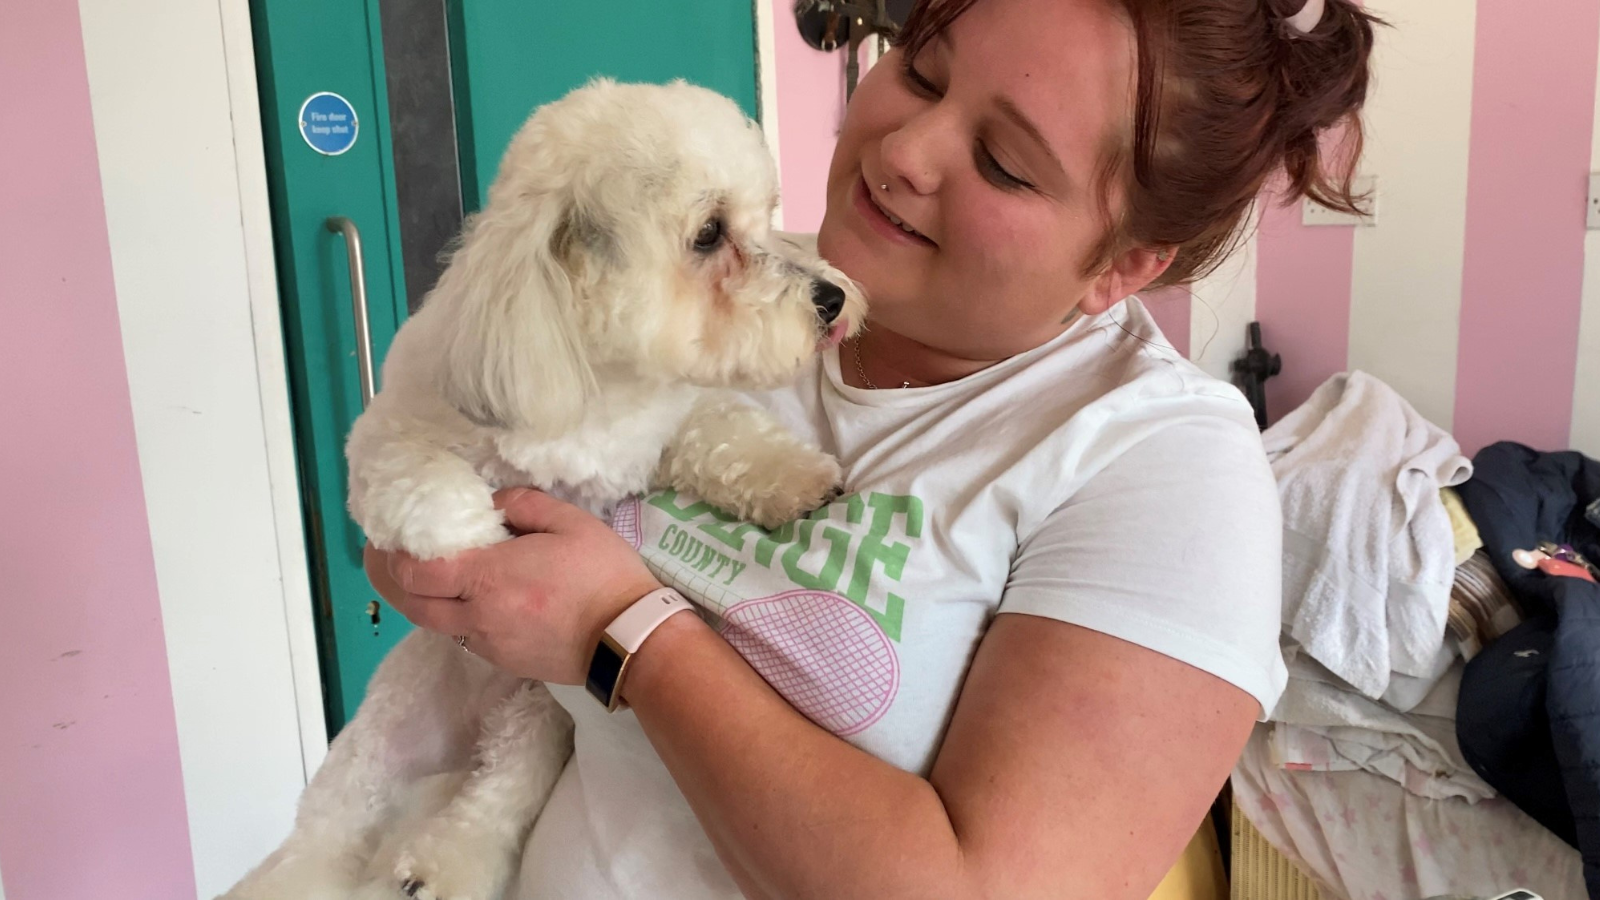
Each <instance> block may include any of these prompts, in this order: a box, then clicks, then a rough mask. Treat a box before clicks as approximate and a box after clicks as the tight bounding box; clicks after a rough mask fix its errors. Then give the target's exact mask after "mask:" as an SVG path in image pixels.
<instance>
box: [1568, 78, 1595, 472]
mask: <svg viewBox="0 0 1600 900" xmlns="http://www.w3.org/2000/svg"><path fill="white" fill-rule="evenodd" d="M1595 83H1596V86H1595V112H1594V121H1595V132H1594V142H1593V144H1592V145H1591V147H1590V149H1589V171H1591V172H1600V66H1596V73H1595ZM1581 316H1582V318H1580V319H1579V322H1578V369H1577V372H1576V373H1575V376H1576V381H1575V383H1574V384H1573V391H1572V447H1573V449H1575V450H1581V451H1582V452H1583V453H1585V454H1587V455H1589V456H1592V457H1596V458H1600V231H1590V232H1588V233H1587V234H1585V235H1584V238H1583V311H1582V313H1581Z"/></svg>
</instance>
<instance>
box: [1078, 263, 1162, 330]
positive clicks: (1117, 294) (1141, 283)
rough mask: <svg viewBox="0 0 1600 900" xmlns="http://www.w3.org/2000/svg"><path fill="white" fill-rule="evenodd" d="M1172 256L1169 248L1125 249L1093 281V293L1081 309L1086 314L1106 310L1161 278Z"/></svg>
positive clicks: (1088, 294) (1086, 297) (1084, 299)
mask: <svg viewBox="0 0 1600 900" xmlns="http://www.w3.org/2000/svg"><path fill="white" fill-rule="evenodd" d="M1172 257H1173V251H1172V250H1171V249H1168V248H1163V249H1160V250H1149V249H1133V250H1124V251H1122V252H1121V253H1119V254H1117V256H1116V257H1115V258H1114V259H1112V260H1111V264H1110V265H1109V266H1106V268H1105V269H1104V270H1103V271H1102V272H1101V273H1100V274H1099V275H1097V276H1095V278H1094V280H1093V281H1091V282H1090V283H1089V292H1088V293H1087V294H1085V295H1084V298H1083V300H1082V301H1081V302H1080V303H1079V304H1078V308H1079V309H1080V310H1082V311H1083V314H1084V315H1086V316H1097V315H1099V314H1100V313H1103V312H1105V311H1106V310H1108V309H1110V308H1111V307H1113V306H1116V305H1117V304H1118V303H1121V302H1122V301H1123V300H1125V299H1127V298H1128V297H1130V296H1132V295H1134V294H1137V293H1138V292H1140V291H1142V290H1144V289H1145V288H1146V287H1149V285H1150V283H1151V282H1153V281H1155V280H1156V279H1157V278H1160V277H1161V274H1162V273H1163V272H1165V271H1167V267H1168V266H1170V265H1172Z"/></svg>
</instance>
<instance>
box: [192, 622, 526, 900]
mask: <svg viewBox="0 0 1600 900" xmlns="http://www.w3.org/2000/svg"><path fill="white" fill-rule="evenodd" d="M517 683H518V682H517V680H516V679H514V678H512V677H511V676H508V675H503V674H501V673H498V672H496V671H495V670H494V669H493V667H491V666H490V665H489V664H488V663H486V662H484V661H483V660H480V659H478V658H476V657H473V656H470V655H469V654H465V653H462V652H461V651H460V649H458V648H457V647H456V646H455V645H454V644H453V643H452V642H451V641H450V639H449V638H445V637H441V636H439V635H436V634H431V633H428V632H424V631H416V632H413V633H412V634H410V635H409V636H407V637H406V638H405V640H403V641H401V642H400V643H399V644H398V645H397V646H396V647H395V648H394V650H392V651H390V653H389V655H388V656H387V657H385V658H384V661H383V663H382V665H380V666H379V667H378V671H377V672H376V673H375V674H374V675H373V677H372V683H371V684H370V685H369V686H368V688H367V696H366V699H365V700H364V701H363V702H362V704H361V707H360V709H359V710H358V711H357V712H356V716H355V718H354V719H352V720H351V722H350V723H349V724H348V725H346V726H345V728H344V730H343V731H341V732H340V733H339V737H338V738H337V739H336V740H335V741H334V742H333V745H332V746H331V747H330V748H329V750H328V756H327V759H326V760H324V762H323V764H322V766H321V767H320V768H319V769H318V770H317V774H316V775H315V776H314V777H313V778H312V779H311V783H310V784H309V785H307V786H306V790H305V792H304V793H303V794H302V795H301V797H300V805H299V809H298V810H297V813H296V816H295V826H294V829H293V831H292V832H291V833H290V835H289V837H288V839H287V840H285V841H284V843H283V845H282V846H281V847H279V848H278V850H277V851H276V852H274V853H273V854H272V855H271V856H269V857H268V858H267V859H266V861H265V862H263V863H262V864H261V865H260V866H257V867H256V869H255V870H254V871H253V872H251V873H250V874H249V875H247V876H246V877H245V878H244V880H243V881H241V882H240V883H239V884H238V885H236V886H235V887H234V888H233V889H232V890H231V891H229V892H228V893H227V894H225V895H223V897H224V900H349V897H350V895H351V893H352V892H353V891H355V889H356V887H357V885H358V884H359V882H360V881H361V876H362V871H363V869H364V868H365V866H366V863H367V859H368V857H369V856H370V855H371V854H372V851H373V850H374V848H375V847H376V844H377V839H378V837H379V832H380V830H381V829H382V828H383V827H384V826H385V825H386V824H387V820H388V819H389V817H390V813H391V810H392V807H393V805H394V800H395V798H396V796H397V795H398V791H399V790H400V789H401V788H402V787H404V786H405V785H407V784H409V783H410V782H412V781H414V780H415V779H417V778H419V777H421V776H423V775H427V774H431V773H434V772H440V771H445V770H449V769H452V768H465V766H466V764H467V762H468V760H469V759H470V751H471V747H472V744H473V741H474V739H475V738H476V736H477V733H478V727H477V726H478V717H479V715H478V713H477V712H476V710H479V709H481V708H482V705H483V703H484V702H485V701H484V700H481V699H478V698H483V697H486V696H487V697H489V698H493V699H498V698H500V697H504V696H505V695H506V693H507V692H508V691H509V690H510V689H512V688H514V687H515V686H516V685H517Z"/></svg>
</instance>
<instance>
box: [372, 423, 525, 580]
mask: <svg viewBox="0 0 1600 900" xmlns="http://www.w3.org/2000/svg"><path fill="white" fill-rule="evenodd" d="M387 399H388V398H386V397H385V396H384V395H381V394H380V395H379V396H378V398H377V399H376V400H374V401H373V405H372V407H371V408H370V409H369V410H367V412H366V413H364V414H363V415H362V416H361V417H360V418H359V419H357V420H356V423H355V426H354V427H352V428H351V430H350V440H349V441H348V443H347V444H346V445H345V456H346V457H347V458H348V459H349V461H350V513H351V515H352V516H353V517H354V518H355V520H356V522H357V523H358V524H360V525H361V528H362V530H363V531H364V532H366V535H367V540H369V541H371V542H372V545H373V546H374V547H377V548H378V549H380V550H404V551H406V552H407V553H410V554H411V555H412V556H415V557H417V558H419V559H437V558H439V557H443V556H450V555H452V554H455V553H458V552H460V551H462V550H470V549H473V548H476V547H486V546H488V545H490V544H494V543H498V542H500V541H503V540H505V539H506V538H508V537H510V532H508V531H506V529H505V524H504V522H505V519H504V517H503V516H502V515H501V513H500V511H499V510H497V509H495V508H494V491H493V488H491V487H490V485H489V484H488V482H486V481H485V480H484V478H483V476H482V475H480V474H479V473H478V471H477V470H476V469H475V468H474V467H473V465H472V463H470V462H469V461H467V460H466V459H465V458H463V457H462V456H461V455H460V453H458V452H457V448H455V447H451V446H447V445H446V443H445V442H444V440H443V439H442V438H441V437H440V436H441V435H448V434H451V433H452V432H451V431H450V430H449V429H448V428H447V427H445V426H441V425H439V424H437V423H435V422H432V421H431V420H428V419H424V418H419V417H415V416H411V415H408V414H404V413H401V412H398V411H396V410H393V409H391V408H389V407H387V406H385V405H384V404H385V402H386V401H387ZM438 414H439V415H448V413H447V412H444V411H439V412H438Z"/></svg>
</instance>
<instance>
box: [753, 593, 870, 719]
mask: <svg viewBox="0 0 1600 900" xmlns="http://www.w3.org/2000/svg"><path fill="white" fill-rule="evenodd" d="M722 619H723V624H722V636H723V638H724V639H726V640H727V642H728V643H729V644H731V645H733V648H734V649H735V650H738V651H739V654H740V655H741V656H743V657H744V658H745V660H746V661H747V662H749V663H750V665H751V667H752V668H754V669H755V670H756V672H757V673H759V674H760V675H761V677H762V678H764V679H766V682H767V683H768V684H770V685H772V687H773V688H774V689H776V690H777V692H778V693H780V694H782V695H783V697H784V699H786V700H788V701H789V703H790V704H792V705H793V706H794V708H795V709H798V710H799V711H800V712H801V713H803V714H804V715H805V716H806V717H807V718H809V719H811V721H813V722H816V723H817V724H818V725H821V726H822V727H824V728H826V729H828V730H829V731H831V732H833V733H834V734H837V735H839V736H840V737H845V736H848V735H852V734H855V733H857V732H859V731H862V730H863V729H865V728H867V727H868V726H869V725H871V724H872V723H874V722H876V721H878V719H880V718H882V717H883V714H884V713H885V712H886V711H887V710H888V709H889V704H890V703H892V702H893V701H894V696H895V693H896V692H897V691H898V690H899V687H900V660H899V657H898V656H897V655H896V654H895V652H894V647H893V646H892V645H891V644H890V643H889V637H888V635H885V634H884V633H883V629H882V628H879V627H878V623H877V622H874V621H873V620H872V617H871V616H870V615H868V614H867V612H866V610H864V609H862V608H861V607H859V606H857V605H855V604H854V603H851V602H850V601H849V600H846V599H845V598H843V597H840V596H838V595H837V594H829V593H824V592H822V591H804V590H801V591H789V592H787V593H783V594H778V595H776V596H773V597H765V598H762V599H759V600H746V601H744V602H743V603H738V604H735V605H733V606H731V607H729V608H728V609H727V610H726V611H725V612H724V613H723V614H722Z"/></svg>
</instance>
